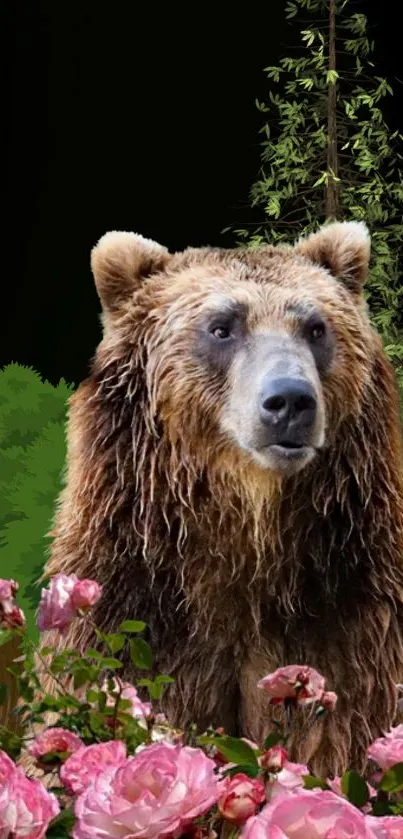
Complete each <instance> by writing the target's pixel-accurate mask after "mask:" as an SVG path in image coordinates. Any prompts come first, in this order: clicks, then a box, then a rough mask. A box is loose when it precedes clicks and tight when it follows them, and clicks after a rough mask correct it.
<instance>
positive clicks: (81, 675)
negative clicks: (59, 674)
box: [73, 667, 91, 690]
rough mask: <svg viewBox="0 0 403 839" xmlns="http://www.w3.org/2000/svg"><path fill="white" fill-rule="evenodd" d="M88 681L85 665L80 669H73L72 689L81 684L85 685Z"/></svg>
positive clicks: (79, 686)
mask: <svg viewBox="0 0 403 839" xmlns="http://www.w3.org/2000/svg"><path fill="white" fill-rule="evenodd" d="M89 681H91V680H90V679H89V678H88V669H87V668H86V667H85V668H83V669H82V670H75V671H74V675H73V687H74V690H77V688H81V687H82V686H83V685H86V684H87V683H88V682H89Z"/></svg>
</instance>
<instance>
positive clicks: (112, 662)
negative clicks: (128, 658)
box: [102, 658, 123, 670]
mask: <svg viewBox="0 0 403 839" xmlns="http://www.w3.org/2000/svg"><path fill="white" fill-rule="evenodd" d="M102 667H105V668H106V669H107V670H120V668H121V667H123V664H122V662H121V661H119V659H118V658H103V659H102Z"/></svg>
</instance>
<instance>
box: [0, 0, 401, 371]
mask: <svg viewBox="0 0 403 839" xmlns="http://www.w3.org/2000/svg"><path fill="white" fill-rule="evenodd" d="M101 5H102V4H101V3H97V4H95V3H90V2H83V3H81V4H75V3H74V2H72V3H69V4H67V3H66V4H65V3H63V2H61V3H52V2H49V3H40V2H29V3H28V2H27V3H26V4H25V5H24V3H18V4H12V5H10V9H11V10H10V13H9V17H10V21H9V23H7V26H6V28H5V29H4V27H3V37H5V38H6V40H7V42H8V46H9V47H10V53H11V58H10V59H9V62H8V65H7V86H6V97H5V99H4V100H3V112H5V127H6V134H7V141H8V147H7V153H6V157H5V159H3V160H4V167H5V180H6V182H7V187H6V199H5V209H6V234H5V235H6V238H5V242H4V246H5V251H6V253H7V254H8V255H9V257H10V259H9V265H8V266H7V268H6V269H5V268H4V266H3V289H4V292H5V290H6V289H10V292H11V295H10V300H9V301H8V302H7V304H5V302H4V300H5V296H4V297H3V328H2V344H3V349H2V352H1V357H0V367H1V366H3V365H4V364H6V363H8V362H10V361H18V362H20V363H22V364H26V365H32V366H33V367H34V368H35V369H36V370H38V372H40V373H41V374H42V376H43V377H46V378H49V379H50V380H51V381H52V382H53V383H54V384H56V383H57V382H58V380H59V379H60V377H62V376H63V377H64V378H65V379H67V381H69V382H75V383H78V382H79V380H80V379H82V378H83V377H84V376H85V375H86V372H87V369H88V363H89V360H90V358H91V356H92V354H93V352H94V349H95V346H96V344H97V342H98V341H99V338H100V325H99V318H98V313H99V304H98V299H97V296H96V293H95V290H94V287H93V283H92V279H91V274H90V270H89V254H90V250H91V247H92V246H93V244H95V242H96V241H97V239H98V238H99V237H100V236H101V235H102V234H103V233H104V232H106V231H107V230H109V229H127V230H135V231H136V232H139V233H142V234H143V235H145V236H148V237H151V238H155V239H157V240H158V241H160V242H161V243H162V244H164V245H166V246H168V247H169V249H170V250H176V249H182V248H184V247H186V246H187V245H203V244H204V245H206V244H209V245H222V246H231V245H232V244H233V242H234V237H233V234H230V235H228V234H227V235H225V236H223V235H221V230H222V229H223V228H224V227H226V226H227V225H228V224H233V223H235V224H237V225H242V226H245V225H246V224H251V223H253V221H254V218H256V217H255V216H254V215H253V213H252V211H251V210H250V208H249V207H248V190H249V188H250V186H251V184H252V182H253V180H254V179H255V177H256V174H257V171H258V168H259V139H260V138H259V133H258V132H259V128H260V127H261V125H262V123H263V115H262V114H260V113H259V112H258V111H257V109H256V107H255V98H256V97H258V98H260V99H264V98H265V97H266V96H267V91H268V84H267V81H266V78H265V74H264V72H263V68H264V67H265V66H267V65H268V64H275V63H277V61H278V59H279V58H280V57H282V56H283V55H286V54H289V45H290V43H291V42H292V40H293V35H292V30H291V29H290V26H289V25H288V24H286V22H285V20H284V6H285V0H269V2H265V3H262V4H253V3H251V4H239V5H238V7H237V8H238V9H239V11H236V9H235V6H234V5H233V6H231V7H228V9H227V8H226V6H225V4H224V5H223V4H215V5H214V6H213V7H212V8H209V7H208V6H207V7H206V6H205V5H204V4H196V5H193V4H191V5H189V4H185V5H183V11H179V9H177V8H176V5H175V4H163V5H161V6H159V5H158V4H155V5H154V4H150V5H148V4H147V6H146V5H145V4H144V6H143V5H141V4H139V3H129V2H127V3H120V4H119V3H117V2H113V3H108V4H105V7H103V8H104V11H101ZM398 6H399V4H398V3H396V0H388V2H382V3H379V0H371V2H369V1H368V0H367V1H366V0H362V2H361V3H359V4H358V7H359V8H361V10H362V11H365V12H366V13H367V15H368V18H369V21H370V23H371V25H372V34H373V37H374V38H375V41H376V53H375V61H376V73H377V74H378V75H382V76H383V75H385V76H387V77H388V78H389V79H390V80H391V81H392V84H393V87H394V90H395V96H394V98H393V99H390V100H388V105H387V106H386V108H385V115H386V117H387V119H388V121H389V124H390V126H391V127H393V128H400V129H401V127H402V126H401V119H400V116H401V113H402V108H403V96H402V93H403V84H402V82H401V81H400V82H399V81H398V80H397V79H399V78H400V79H402V78H403V71H402V45H401V30H400V27H399V24H398V11H397V10H398ZM358 7H357V8H358ZM218 14H219V15H220V17H218ZM396 77H397V79H396Z"/></svg>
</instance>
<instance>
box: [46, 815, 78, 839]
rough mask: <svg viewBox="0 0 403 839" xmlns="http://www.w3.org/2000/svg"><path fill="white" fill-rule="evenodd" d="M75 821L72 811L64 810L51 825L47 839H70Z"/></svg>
mask: <svg viewBox="0 0 403 839" xmlns="http://www.w3.org/2000/svg"><path fill="white" fill-rule="evenodd" d="M75 821H76V819H75V815H74V812H73V810H72V809H70V808H69V809H68V810H63V811H62V812H61V813H59V815H58V816H56V818H55V819H53V821H52V822H51V823H50V825H49V827H48V829H47V831H46V839H69V837H70V836H71V831H72V828H73V826H74V824H75Z"/></svg>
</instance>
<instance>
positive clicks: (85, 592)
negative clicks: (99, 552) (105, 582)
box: [37, 574, 102, 633]
mask: <svg viewBox="0 0 403 839" xmlns="http://www.w3.org/2000/svg"><path fill="white" fill-rule="evenodd" d="M101 593H102V588H101V586H99V585H98V583H95V582H93V580H79V579H78V577H76V575H75V574H56V575H55V576H54V577H53V578H52V579H51V581H50V583H49V586H48V588H43V589H42V592H41V601H40V604H39V608H38V620H37V624H38V629H39V630H40V632H43V631H44V630H46V629H58V630H59V631H60V632H61V633H64V632H65V630H66V629H67V627H68V626H69V625H70V623H71V621H72V620H73V619H74V618H75V617H76V616H77V612H78V609H82V608H89V606H92V605H94V603H96V601H97V600H99V598H100V596H101ZM89 601H91V602H89ZM83 604H84V605H83Z"/></svg>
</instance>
